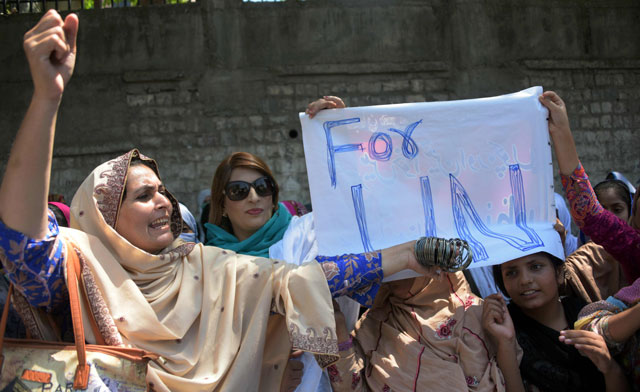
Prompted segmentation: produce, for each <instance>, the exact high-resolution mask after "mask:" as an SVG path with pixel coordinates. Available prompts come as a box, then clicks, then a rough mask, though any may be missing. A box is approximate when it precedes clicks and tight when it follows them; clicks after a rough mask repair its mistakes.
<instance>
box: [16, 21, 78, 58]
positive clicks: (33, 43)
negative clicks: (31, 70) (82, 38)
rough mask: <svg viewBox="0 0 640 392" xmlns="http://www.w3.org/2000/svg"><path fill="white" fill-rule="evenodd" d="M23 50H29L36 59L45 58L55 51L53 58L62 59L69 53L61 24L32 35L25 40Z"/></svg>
mask: <svg viewBox="0 0 640 392" xmlns="http://www.w3.org/2000/svg"><path fill="white" fill-rule="evenodd" d="M25 50H28V51H30V52H31V53H32V54H33V55H34V56H35V57H36V58H37V59H45V60H46V59H47V58H49V57H50V55H51V53H52V52H54V51H55V58H56V59H57V60H62V59H63V58H64V57H65V56H66V55H67V54H69V53H70V47H69V44H68V43H67V40H66V37H65V33H64V30H63V29H62V26H55V27H51V28H50V29H47V30H45V31H43V32H40V33H39V34H37V35H34V36H32V37H31V38H30V39H29V40H28V41H26V42H25Z"/></svg>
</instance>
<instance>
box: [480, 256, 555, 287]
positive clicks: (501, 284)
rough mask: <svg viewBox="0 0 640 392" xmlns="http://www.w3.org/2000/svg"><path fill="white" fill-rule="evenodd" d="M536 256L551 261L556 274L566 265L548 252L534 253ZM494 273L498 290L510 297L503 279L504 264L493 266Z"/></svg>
mask: <svg viewBox="0 0 640 392" xmlns="http://www.w3.org/2000/svg"><path fill="white" fill-rule="evenodd" d="M534 254H540V255H544V256H545V257H546V258H547V259H549V261H550V262H551V265H553V268H554V269H555V270H556V273H557V272H558V271H560V269H561V268H562V265H563V264H564V261H562V260H560V259H559V258H557V257H555V256H554V255H552V254H550V253H547V252H538V253H534ZM492 270H493V271H492V272H493V280H495V281H496V285H497V286H498V288H499V289H500V291H502V294H504V295H505V296H506V297H509V298H510V296H509V293H507V289H506V287H504V280H503V279H502V264H495V265H493V266H492Z"/></svg>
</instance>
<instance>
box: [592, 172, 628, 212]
mask: <svg viewBox="0 0 640 392" xmlns="http://www.w3.org/2000/svg"><path fill="white" fill-rule="evenodd" d="M607 189H613V191H614V192H615V193H616V195H617V196H618V197H619V198H620V200H622V201H624V204H626V205H627V211H629V213H631V193H629V187H627V184H625V183H624V182H623V181H620V180H613V179H612V180H604V181H602V182H599V183H598V184H597V185H596V186H594V187H593V191H594V192H595V194H596V197H597V198H598V199H599V198H600V194H601V193H602V192H603V191H605V190H607Z"/></svg>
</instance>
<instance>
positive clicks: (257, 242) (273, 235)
mask: <svg viewBox="0 0 640 392" xmlns="http://www.w3.org/2000/svg"><path fill="white" fill-rule="evenodd" d="M290 221H291V213H289V211H288V210H287V208H286V207H285V206H283V205H282V204H280V203H278V209H277V210H276V212H274V214H273V216H272V217H271V219H269V220H268V221H267V223H265V224H264V225H263V226H262V227H261V228H260V229H259V230H258V231H256V232H255V233H253V235H252V236H251V237H249V238H247V239H246V240H244V241H238V238H236V236H234V235H233V234H231V233H229V232H228V231H226V230H225V229H223V228H222V227H220V226H217V225H214V224H212V223H205V224H204V227H205V228H206V230H205V232H206V234H207V236H206V245H213V246H217V247H219V248H223V249H229V250H233V251H235V252H236V253H240V254H243V255H251V256H260V257H269V247H270V246H271V245H273V244H275V243H276V242H278V241H280V240H281V239H282V237H283V236H284V232H285V231H287V228H288V227H289V222H290Z"/></svg>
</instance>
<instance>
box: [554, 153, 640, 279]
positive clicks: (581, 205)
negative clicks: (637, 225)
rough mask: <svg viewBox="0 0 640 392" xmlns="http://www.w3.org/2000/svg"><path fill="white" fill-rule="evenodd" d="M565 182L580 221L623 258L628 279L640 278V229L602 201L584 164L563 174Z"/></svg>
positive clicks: (598, 239)
mask: <svg viewBox="0 0 640 392" xmlns="http://www.w3.org/2000/svg"><path fill="white" fill-rule="evenodd" d="M562 186H563V187H564V190H565V192H566V194H567V199H568V200H569V206H570V208H571V216H572V217H573V219H574V220H575V222H576V224H577V225H578V226H579V227H580V228H581V229H582V231H584V233H585V234H586V235H588V236H590V237H591V239H592V240H593V242H595V243H596V244H598V245H602V246H603V247H604V249H605V250H606V251H607V252H609V253H610V254H611V256H613V257H614V258H615V259H616V260H618V262H620V265H621V266H622V269H623V271H624V274H625V277H626V279H627V282H633V281H635V280H636V279H637V278H639V277H640V263H638V262H637V260H638V259H640V233H638V231H637V230H636V229H634V228H633V227H631V226H629V225H628V224H627V222H625V221H623V220H621V219H620V218H618V217H617V216H615V215H613V214H612V213H611V212H609V211H607V210H605V209H604V208H603V207H602V206H601V205H600V203H599V202H598V199H597V198H596V195H595V193H594V192H593V188H592V187H591V183H590V182H589V177H587V173H585V171H584V168H583V167H582V164H578V167H577V168H576V169H575V170H574V171H573V173H572V174H571V175H570V176H564V175H563V176H562Z"/></svg>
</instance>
